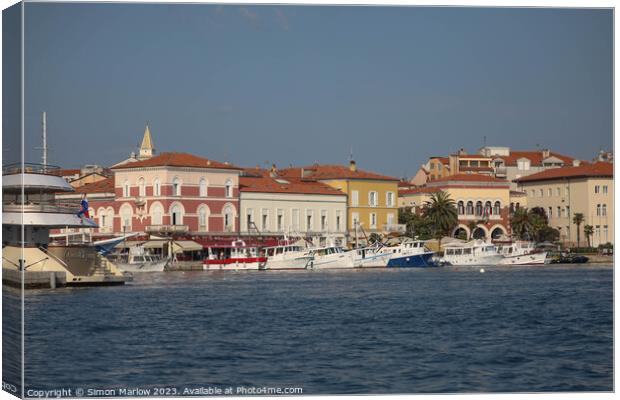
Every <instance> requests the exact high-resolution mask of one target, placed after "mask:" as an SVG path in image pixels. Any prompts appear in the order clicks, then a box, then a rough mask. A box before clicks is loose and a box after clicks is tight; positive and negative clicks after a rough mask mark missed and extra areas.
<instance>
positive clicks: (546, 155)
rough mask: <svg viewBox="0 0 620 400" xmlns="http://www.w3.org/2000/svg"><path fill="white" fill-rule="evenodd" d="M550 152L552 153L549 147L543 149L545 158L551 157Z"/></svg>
mask: <svg viewBox="0 0 620 400" xmlns="http://www.w3.org/2000/svg"><path fill="white" fill-rule="evenodd" d="M549 154H550V152H549V149H543V150H542V156H543V159H545V158H547V157H549Z"/></svg>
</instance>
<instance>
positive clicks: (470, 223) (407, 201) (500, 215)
mask: <svg viewBox="0 0 620 400" xmlns="http://www.w3.org/2000/svg"><path fill="white" fill-rule="evenodd" d="M438 191H444V192H446V193H447V194H448V195H449V196H450V198H451V199H452V200H454V201H455V203H456V206H457V209H458V225H457V226H456V227H455V228H454V229H453V231H452V232H451V236H454V237H466V238H476V239H484V238H487V239H488V238H491V239H498V238H500V237H501V236H505V235H508V234H509V233H510V209H509V205H510V184H509V182H508V181H506V180H505V179H498V178H495V177H492V176H487V175H479V174H458V175H452V176H448V177H444V178H441V179H437V180H434V181H430V182H428V183H427V184H426V185H425V186H422V187H419V188H414V189H405V190H401V191H400V192H399V194H398V203H399V206H400V207H407V208H410V209H411V211H412V212H414V213H416V214H421V213H422V209H423V207H424V204H425V203H426V202H427V201H429V200H430V198H431V196H432V194H433V193H436V192H438Z"/></svg>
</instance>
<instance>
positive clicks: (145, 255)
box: [108, 245, 170, 272]
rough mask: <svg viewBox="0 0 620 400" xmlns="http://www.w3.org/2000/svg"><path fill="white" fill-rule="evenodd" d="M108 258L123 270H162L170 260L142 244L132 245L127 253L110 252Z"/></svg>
mask: <svg viewBox="0 0 620 400" xmlns="http://www.w3.org/2000/svg"><path fill="white" fill-rule="evenodd" d="M108 259H109V260H111V261H112V262H113V263H114V264H116V266H118V268H119V269H120V270H121V271H123V272H162V271H163V270H164V269H165V268H166V266H167V265H168V263H169V262H170V259H168V258H162V257H160V256H158V255H155V254H151V253H150V252H149V251H148V250H147V249H145V248H144V246H141V245H137V246H131V247H129V250H128V251H127V252H125V253H120V254H109V255H108Z"/></svg>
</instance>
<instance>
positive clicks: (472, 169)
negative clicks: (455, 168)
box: [459, 167, 493, 172]
mask: <svg viewBox="0 0 620 400" xmlns="http://www.w3.org/2000/svg"><path fill="white" fill-rule="evenodd" d="M459 170H461V171H489V172H492V171H493V167H459Z"/></svg>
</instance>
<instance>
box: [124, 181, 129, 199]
mask: <svg viewBox="0 0 620 400" xmlns="http://www.w3.org/2000/svg"><path fill="white" fill-rule="evenodd" d="M129 194H130V192H129V181H128V180H127V179H125V182H123V197H129Z"/></svg>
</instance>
